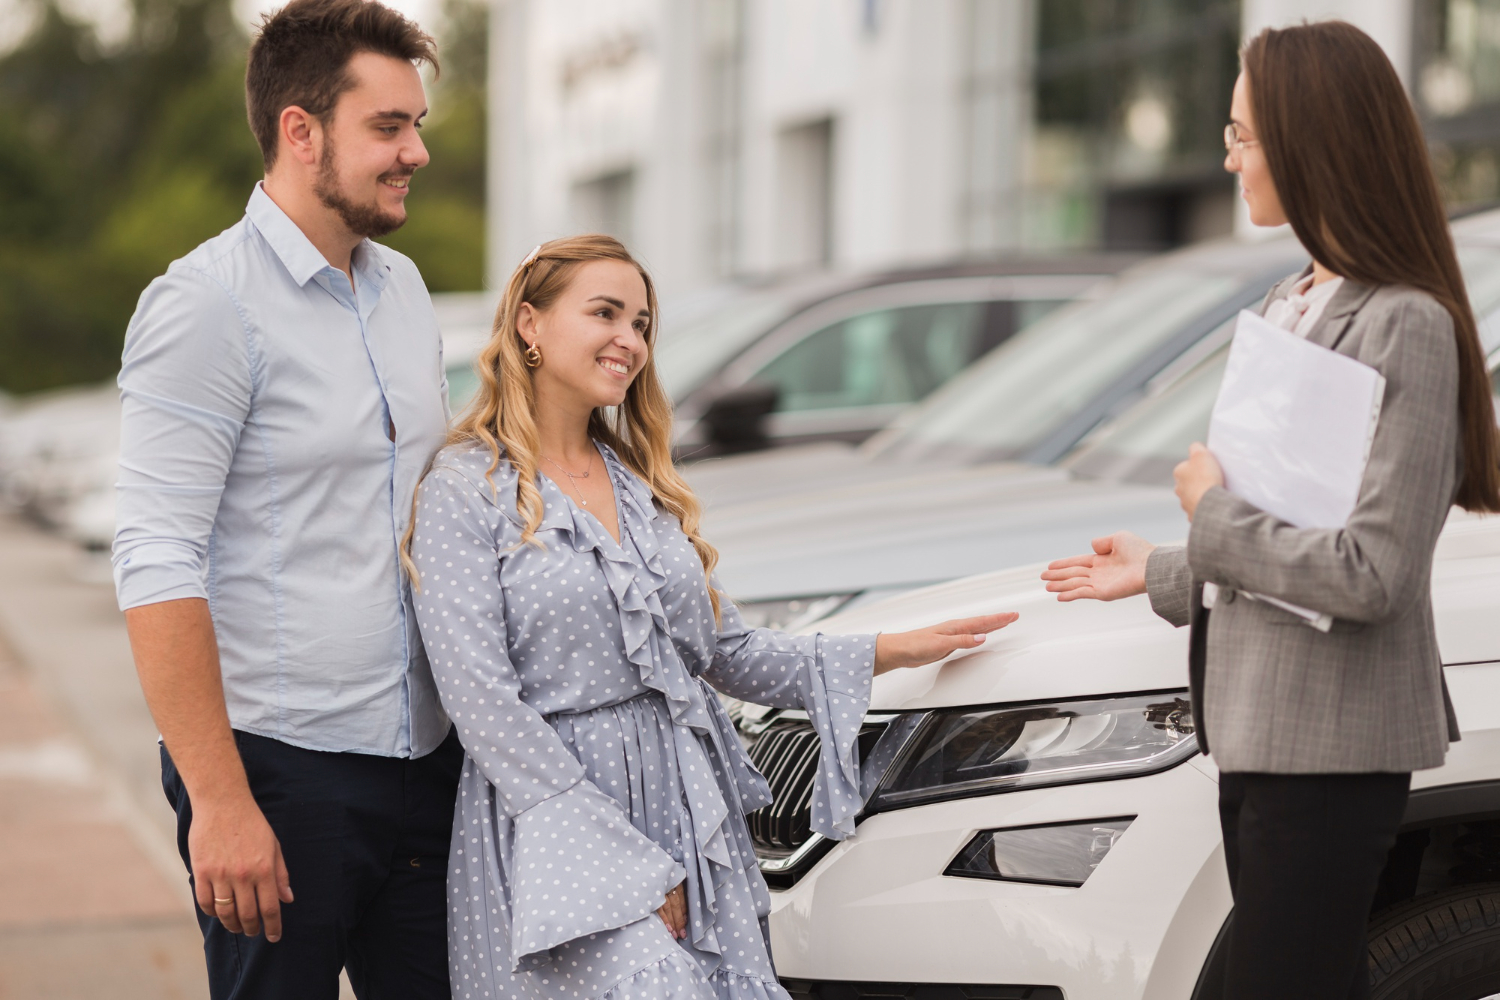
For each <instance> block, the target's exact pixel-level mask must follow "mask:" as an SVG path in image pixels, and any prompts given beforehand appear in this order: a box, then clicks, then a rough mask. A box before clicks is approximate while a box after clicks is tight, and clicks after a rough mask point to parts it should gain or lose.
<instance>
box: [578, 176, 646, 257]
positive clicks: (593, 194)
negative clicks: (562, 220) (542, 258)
mask: <svg viewBox="0 0 1500 1000" xmlns="http://www.w3.org/2000/svg"><path fill="white" fill-rule="evenodd" d="M569 201H570V206H569V207H570V210H571V211H570V214H571V215H572V217H573V228H574V230H575V231H577V232H580V233H606V234H608V235H610V236H613V237H614V238H615V239H617V240H619V241H620V242H621V243H624V244H625V245H626V246H629V245H630V241H631V230H632V226H631V221H632V216H633V213H634V207H635V171H634V170H616V171H612V172H611V173H607V174H603V175H601V176H599V177H594V178H592V179H590V180H586V181H583V182H581V183H578V184H574V185H573V190H572V193H571V197H570V199H569Z"/></svg>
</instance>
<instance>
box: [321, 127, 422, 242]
mask: <svg viewBox="0 0 1500 1000" xmlns="http://www.w3.org/2000/svg"><path fill="white" fill-rule="evenodd" d="M334 161H335V157H334V155H333V146H332V145H331V144H330V145H328V146H327V147H326V148H325V150H324V155H323V163H322V165H321V166H320V167H319V168H318V179H317V181H316V182H314V184H313V192H314V193H315V194H317V196H318V200H319V201H321V202H322V203H323V206H324V207H325V208H329V209H332V210H333V211H334V212H337V213H338V217H339V220H340V221H342V222H343V223H344V226H345V227H346V228H348V230H349V231H350V232H351V233H353V234H354V235H355V236H361V237H364V238H366V239H376V238H378V237H381V236H385V235H387V234H388V233H394V232H395V231H396V230H398V229H400V228H401V227H402V226H403V225H405V224H406V216H405V215H404V214H402V215H392V214H391V213H389V212H382V211H381V210H380V208H379V207H378V206H377V205H376V204H375V203H374V202H373V201H371V202H370V203H368V204H364V205H361V204H358V203H356V202H353V201H350V200H349V198H348V197H346V196H345V194H344V192H343V190H342V189H341V187H340V185H339V177H338V168H337V166H336V164H335V162H334ZM413 173H415V171H414V170H411V171H407V172H406V173H405V175H404V176H406V177H410V176H411V175H412V174H413ZM393 176H402V175H400V174H396V173H388V174H382V175H381V179H384V178H386V177H393Z"/></svg>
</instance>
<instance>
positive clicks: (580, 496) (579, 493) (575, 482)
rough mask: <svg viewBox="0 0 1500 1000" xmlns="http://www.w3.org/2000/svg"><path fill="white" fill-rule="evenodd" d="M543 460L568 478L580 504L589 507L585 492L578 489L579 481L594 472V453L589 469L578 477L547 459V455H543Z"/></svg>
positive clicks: (590, 454)
mask: <svg viewBox="0 0 1500 1000" xmlns="http://www.w3.org/2000/svg"><path fill="white" fill-rule="evenodd" d="M542 458H544V459H546V460H547V461H548V462H552V467H553V468H554V469H556V470H557V471H558V472H561V473H562V474H563V475H565V476H567V477H568V482H569V484H571V485H572V487H573V492H574V493H575V494H577V497H578V502H579V503H581V504H582V505H583V506H585V507H587V506H588V505H589V502H588V501H587V500H585V499H584V498H583V491H582V490H580V489H579V488H578V480H580V479H587V478H588V477H589V473H591V472H593V471H594V453H593V452H589V467H588V468H587V469H585V470H583V472H581V473H579V474H578V475H576V476H575V475H573V473H571V472H569V471H568V470H567V469H564V468H563V467H562V466H560V465H558V464H557V463H556V462H553V461H552V459H550V458H547V456H546V455H543V456H542Z"/></svg>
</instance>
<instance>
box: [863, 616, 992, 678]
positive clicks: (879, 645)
mask: <svg viewBox="0 0 1500 1000" xmlns="http://www.w3.org/2000/svg"><path fill="white" fill-rule="evenodd" d="M1019 617H1021V616H1020V615H1018V614H1016V613H1015V612H1014V611H1003V612H1001V613H1000V614H997V615H980V616H978V617H977V618H954V619H953V620H951V621H946V622H943V623H942V624H941V625H931V626H929V627H927V628H919V629H913V630H912V631H910V632H885V633H882V634H881V635H880V637H879V638H877V639H876V640H875V672H876V673H877V674H883V673H885V672H886V671H887V670H897V669H900V668H901V667H920V666H922V665H923V664H924V663H931V662H932V661H934V660H941V659H942V658H943V657H945V656H947V655H948V654H949V653H952V652H954V651H955V650H959V649H973V648H974V647H975V646H978V645H979V644H980V643H982V642H984V637H985V636H987V635H988V634H989V633H991V632H994V631H996V630H997V629H1002V628H1004V627H1005V626H1007V625H1009V624H1010V623H1011V622H1013V621H1015V620H1016V619H1017V618H1019Z"/></svg>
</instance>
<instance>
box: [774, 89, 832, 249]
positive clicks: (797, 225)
mask: <svg viewBox="0 0 1500 1000" xmlns="http://www.w3.org/2000/svg"><path fill="white" fill-rule="evenodd" d="M832 259H833V122H832V120H830V119H827V118H825V119H822V120H821V121H816V122H810V123H808V124H805V125H798V126H796V127H794V128H785V129H782V130H781V132H780V134H779V135H777V137H776V263H777V265H778V267H780V268H785V269H791V268H797V267H807V266H820V265H825V264H827V263H829V261H831V260H832Z"/></svg>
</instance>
